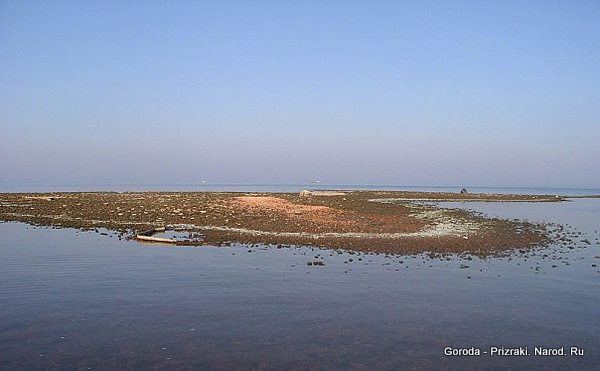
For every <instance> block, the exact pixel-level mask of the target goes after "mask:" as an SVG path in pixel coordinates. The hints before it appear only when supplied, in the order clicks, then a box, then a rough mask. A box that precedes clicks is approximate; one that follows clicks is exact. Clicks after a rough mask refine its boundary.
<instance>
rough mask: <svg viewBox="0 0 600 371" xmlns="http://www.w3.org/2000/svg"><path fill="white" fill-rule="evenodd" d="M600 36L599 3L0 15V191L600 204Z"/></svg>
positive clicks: (258, 6) (16, 5) (56, 8)
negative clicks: (516, 192) (293, 190)
mask: <svg viewBox="0 0 600 371" xmlns="http://www.w3.org/2000/svg"><path fill="white" fill-rule="evenodd" d="M598 36H600V3H598V2H594V1H580V2H571V1H554V2H543V1H530V2H518V1H506V2H487V1H484V2H477V1H456V2H438V1H425V2H401V1H375V2H367V1H350V2H346V1H324V2H308V1H299V2H290V3H286V2H276V1H265V2H242V1H224V2H188V1H175V2H158V1H148V2H144V3H134V2H126V3H123V2H117V1H106V2H82V3H79V2H43V1H28V2H18V1H4V2H0V86H1V87H0V174H1V175H0V184H3V185H53V184H56V185H87V184H89V185H114V184H136V185H138V184H139V185H144V184H147V185H152V184H165V185H168V184H196V183H199V182H200V181H202V180H206V181H207V182H208V183H209V184H304V183H307V182H309V181H313V180H317V179H319V180H322V181H323V183H324V184H386V185H405V186H410V185H423V186H427V185H431V186H436V185H475V186H476V185H480V186H530V187H578V188H598V187H600V172H599V171H597V168H598V165H599V160H598V159H600V145H598V143H600V105H599V104H598V102H600V43H598ZM594 169H596V170H594Z"/></svg>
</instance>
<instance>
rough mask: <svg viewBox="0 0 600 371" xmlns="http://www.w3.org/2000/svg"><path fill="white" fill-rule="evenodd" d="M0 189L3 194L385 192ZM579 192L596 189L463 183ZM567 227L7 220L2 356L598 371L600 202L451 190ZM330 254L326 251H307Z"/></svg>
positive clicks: (30, 366)
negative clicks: (316, 236)
mask: <svg viewBox="0 0 600 371" xmlns="http://www.w3.org/2000/svg"><path fill="white" fill-rule="evenodd" d="M461 188H463V187H462V186H460V187H451V186H439V187H400V186H385V185H379V186H372V185H369V186H365V185H352V186H348V185H341V186H339V185H322V184H301V185H180V186H176V185H171V186H160V185H156V186H131V185H130V186H18V187H16V186H15V187H10V186H3V187H2V188H0V191H1V192H57V191H61V192H78V191H203V190H204V191H239V192H296V191H300V190H302V189H380V190H411V191H417V190H419V191H444V192H458V191H460V189H461ZM466 188H467V189H468V190H469V191H471V192H485V193H520V194H560V195H571V196H585V195H597V194H600V189H580V188H527V187H475V186H473V187H466ZM438 206H439V207H446V208H462V209H468V210H471V211H472V212H476V213H482V214H485V215H488V216H491V217H498V218H506V219H519V220H528V221H531V222H539V223H551V225H552V226H553V228H557V227H558V226H560V227H561V228H563V230H564V231H565V232H566V233H567V234H568V235H569V236H570V241H560V242H558V243H555V244H553V245H551V246H548V247H540V248H536V249H533V250H527V251H515V252H513V253H511V254H508V255H506V256H502V257H485V258H479V257H473V256H468V255H449V256H443V257H436V256H430V255H428V254H426V253H424V254H419V255H404V256H400V255H385V254H364V253H355V252H352V251H344V250H341V251H334V250H327V249H315V248H309V247H302V246H292V247H283V248H278V247H277V246H266V245H252V246H249V245H232V246H223V247H214V246H198V247H190V246H167V245H154V244H142V243H138V242H135V241H127V240H125V239H119V236H118V235H117V234H115V233H112V232H111V231H106V230H102V229H100V230H98V232H94V231H85V232H84V231H79V230H74V229H56V228H48V227H36V226H31V225H27V224H24V223H14V222H5V223H0V370H36V369H40V370H65V369H69V370H71V369H72V370H115V369H119V370H126V369H136V370H145V369H152V370H173V369H177V370H180V369H181V370H188V369H189V370H192V369H194V370H196V369H210V370H215V369H217V370H219V369H227V370H231V369H336V370H337V369H341V370H349V369H350V370H351V369H374V370H381V369H406V368H409V369H411V368H412V369H415V368H416V369H567V368H568V369H598V365H599V364H600V346H599V344H600V321H598V319H599V314H600V311H599V309H600V267H599V266H600V199H598V198H570V199H568V200H567V201H565V202H561V203H477V202H445V203H438ZM313 261H320V262H323V265H322V266H321V265H307V263H308V262H313Z"/></svg>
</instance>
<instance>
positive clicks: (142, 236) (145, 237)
mask: <svg viewBox="0 0 600 371" xmlns="http://www.w3.org/2000/svg"><path fill="white" fill-rule="evenodd" d="M164 231H165V227H156V228H152V229H149V230H147V231H144V232H140V233H139V234H137V235H136V236H135V238H136V239H138V240H140V241H149V242H162V243H177V241H176V240H174V239H172V238H161V237H153V236H152V235H153V234H155V233H157V232H164Z"/></svg>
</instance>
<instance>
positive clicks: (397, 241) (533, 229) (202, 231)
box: [0, 190, 564, 255]
mask: <svg viewBox="0 0 600 371" xmlns="http://www.w3.org/2000/svg"><path fill="white" fill-rule="evenodd" d="M563 200H564V198H563V197H560V196H546V195H506V194H473V193H464V194H461V193H431V192H397V191H396V192H388V191H340V190H336V191H335V192H331V193H327V192H318V193H313V192H308V193H304V194H300V195H299V194H297V193H293V194H292V193H278V194H275V193H239V192H78V193H44V194H40V193H3V194H0V220H1V221H6V222H8V221H19V222H25V223H30V224H35V225H43V226H56V227H65V228H78V229H97V228H106V229H109V230H114V231H118V232H120V233H121V234H122V235H123V236H126V237H131V236H135V235H136V234H137V233H140V232H142V231H146V230H148V229H151V228H162V227H165V228H166V229H167V230H183V231H189V232H190V233H193V234H194V235H195V236H196V237H198V236H201V237H199V238H195V239H192V240H182V241H179V242H178V243H179V244H193V245H222V244H230V243H244V244H273V245H279V246H281V245H309V246H318V247H326V248H333V249H344V250H355V251H367V252H382V253H394V254H413V253H422V252H433V253H465V252H468V253H472V254H479V255H486V254H494V253H499V252H503V251H510V250H514V249H524V248H525V249H527V248H530V247H533V246H541V245H544V244H547V243H548V242H549V241H550V237H549V235H548V233H546V231H545V228H544V227H543V226H540V225H535V224H531V223H526V222H520V221H508V220H501V219H493V218H485V217H483V216H480V215H475V214H473V213H469V212H466V211H462V210H453V209H441V208H438V207H436V206H434V205H428V204H422V203H420V202H427V201H429V202H439V201H465V202H467V201H470V202H472V201H480V202H481V201H488V202H560V201H563Z"/></svg>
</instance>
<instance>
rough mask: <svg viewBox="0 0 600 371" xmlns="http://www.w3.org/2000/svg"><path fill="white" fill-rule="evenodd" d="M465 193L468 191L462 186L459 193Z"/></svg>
mask: <svg viewBox="0 0 600 371" xmlns="http://www.w3.org/2000/svg"><path fill="white" fill-rule="evenodd" d="M467 193H469V191H467V189H466V188H463V189H461V190H460V194H461V195H466V194H467Z"/></svg>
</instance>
